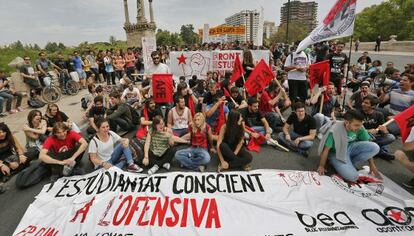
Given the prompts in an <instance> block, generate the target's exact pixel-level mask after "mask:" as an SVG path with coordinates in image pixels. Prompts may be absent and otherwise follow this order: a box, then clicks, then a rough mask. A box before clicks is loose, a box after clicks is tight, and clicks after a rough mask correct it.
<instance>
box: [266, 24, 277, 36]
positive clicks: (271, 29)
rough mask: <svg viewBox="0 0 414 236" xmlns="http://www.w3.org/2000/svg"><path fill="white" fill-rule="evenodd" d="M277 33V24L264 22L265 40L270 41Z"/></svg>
mask: <svg viewBox="0 0 414 236" xmlns="http://www.w3.org/2000/svg"><path fill="white" fill-rule="evenodd" d="M276 33H277V26H276V24H275V22H271V21H264V24H263V34H264V38H265V39H269V38H270V36H272V35H274V34H276Z"/></svg>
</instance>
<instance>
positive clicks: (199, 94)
mask: <svg viewBox="0 0 414 236" xmlns="http://www.w3.org/2000/svg"><path fill="white" fill-rule="evenodd" d="M193 92H194V96H196V98H197V104H196V106H195V112H202V111H203V101H204V96H205V95H206V94H207V81H205V80H198V83H197V86H196V87H195V89H194V91H193Z"/></svg>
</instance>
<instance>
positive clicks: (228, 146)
mask: <svg viewBox="0 0 414 236" xmlns="http://www.w3.org/2000/svg"><path fill="white" fill-rule="evenodd" d="M217 154H218V157H219V160H220V164H219V166H218V172H221V171H222V170H227V169H240V168H242V169H244V170H245V171H249V170H251V169H252V166H251V164H250V163H251V162H252V159H253V157H252V154H250V153H249V152H248V151H247V150H246V147H245V142H244V122H243V117H242V115H241V114H240V112H238V111H236V110H232V111H231V112H230V113H229V116H228V118H227V122H226V124H225V125H223V126H222V127H221V129H220V133H219V137H218V140H217Z"/></svg>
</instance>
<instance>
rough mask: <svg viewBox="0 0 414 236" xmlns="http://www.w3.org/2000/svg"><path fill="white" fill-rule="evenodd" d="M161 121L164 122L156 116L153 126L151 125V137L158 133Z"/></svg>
mask: <svg viewBox="0 0 414 236" xmlns="http://www.w3.org/2000/svg"><path fill="white" fill-rule="evenodd" d="M161 121H162V117H161V116H160V115H158V116H155V117H154V118H153V119H152V124H151V130H152V132H151V135H154V134H155V133H156V132H158V130H157V125H158V124H160V123H161Z"/></svg>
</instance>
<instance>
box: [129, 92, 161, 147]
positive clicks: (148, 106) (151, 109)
mask: <svg viewBox="0 0 414 236" xmlns="http://www.w3.org/2000/svg"><path fill="white" fill-rule="evenodd" d="M156 116H161V117H162V111H161V110H160V109H159V108H157V106H156V104H155V102H154V99H153V98H149V99H147V100H146V101H145V105H144V109H142V112H141V119H140V124H141V126H140V128H139V129H138V131H137V133H136V134H135V136H136V138H137V139H138V140H142V138H144V137H146V134H147V127H149V126H151V125H152V120H153V119H154V117H156Z"/></svg>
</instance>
